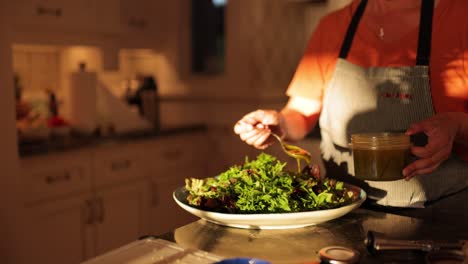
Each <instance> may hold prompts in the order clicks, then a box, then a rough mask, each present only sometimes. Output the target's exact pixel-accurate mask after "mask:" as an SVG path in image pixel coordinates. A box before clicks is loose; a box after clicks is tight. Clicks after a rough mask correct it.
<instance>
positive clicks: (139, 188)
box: [96, 182, 149, 255]
mask: <svg viewBox="0 0 468 264" xmlns="http://www.w3.org/2000/svg"><path fill="white" fill-rule="evenodd" d="M96 199H97V201H98V204H97V207H98V210H97V211H96V212H97V213H96V220H97V228H96V254H97V255H100V254H103V253H105V252H107V251H109V250H111V249H115V248H117V247H120V246H122V245H124V244H127V243H129V242H131V241H134V240H136V239H138V238H139V237H141V236H143V235H147V234H148V219H149V214H148V211H149V210H148V209H149V202H148V201H149V198H148V189H147V183H146V182H140V183H135V184H131V185H125V186H119V187H115V188H112V189H107V190H100V191H98V192H97V193H96Z"/></svg>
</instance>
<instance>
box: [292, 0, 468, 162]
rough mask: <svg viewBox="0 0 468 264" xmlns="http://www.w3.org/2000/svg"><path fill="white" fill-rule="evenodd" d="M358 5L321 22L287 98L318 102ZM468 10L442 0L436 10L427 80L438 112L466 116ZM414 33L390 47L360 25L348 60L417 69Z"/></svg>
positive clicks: (460, 2) (463, 0) (461, 2)
mask: <svg viewBox="0 0 468 264" xmlns="http://www.w3.org/2000/svg"><path fill="white" fill-rule="evenodd" d="M358 3H359V1H358V0H354V1H353V2H352V3H351V4H350V5H348V6H346V7H344V8H343V9H340V10H338V11H335V12H333V13H331V14H329V15H327V16H325V17H324V18H323V19H322V20H321V21H320V23H319V25H318V27H317V29H316V30H315V32H314V34H313V36H312V38H311V40H310V42H309V44H308V46H307V48H306V51H305V54H304V56H303V58H302V60H301V62H300V64H299V66H298V68H297V70H296V73H295V75H294V77H293V80H292V82H291V84H290V86H289V88H288V91H287V94H288V95H289V96H300V97H305V98H310V99H322V97H323V93H324V90H325V88H326V86H327V84H328V82H329V81H330V79H331V77H332V75H333V72H334V69H335V64H336V60H337V58H338V53H339V50H340V47H341V44H342V41H343V39H344V35H345V33H346V30H347V28H348V25H349V22H350V21H351V17H352V14H353V13H354V10H355V9H356V7H357V4H358ZM466 10H468V1H467V0H440V2H439V4H438V5H437V6H436V7H435V10H434V18H433V29H432V48H431V57H430V81H431V93H432V99H433V104H434V110H435V111H436V112H437V113H440V112H465V113H468V50H467V48H468V19H466ZM364 15H365V13H364ZM418 32H419V28H418V27H416V28H415V29H414V30H412V31H411V32H409V33H408V34H406V35H405V36H404V37H403V38H402V39H401V40H399V41H396V42H391V43H388V42H385V41H381V40H380V39H379V37H378V36H377V34H375V32H372V31H370V30H369V29H368V28H367V27H366V26H365V25H363V23H362V21H361V23H360V25H359V26H358V29H357V32H356V35H355V37H354V40H353V43H352V46H351V50H350V52H349V55H348V58H347V59H348V60H349V61H350V62H352V63H354V64H357V65H360V66H363V67H373V66H387V67H392V66H410V65H415V63H416V50H417V44H418ZM456 148H457V146H455V149H456ZM457 153H459V154H461V156H463V158H464V159H465V160H468V150H467V149H457Z"/></svg>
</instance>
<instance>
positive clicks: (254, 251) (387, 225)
mask: <svg viewBox="0 0 468 264" xmlns="http://www.w3.org/2000/svg"><path fill="white" fill-rule="evenodd" d="M466 201H468V189H465V190H463V191H461V192H459V193H457V194H454V195H451V196H449V197H445V198H443V199H441V200H439V201H437V202H434V203H432V204H429V205H428V206H427V208H423V209H403V208H400V209H397V208H387V209H385V208H376V207H372V206H370V205H367V206H366V205H365V206H364V207H361V208H360V209H357V210H355V211H353V212H351V213H349V214H347V215H345V216H343V217H341V218H338V219H335V220H333V221H330V222H326V223H324V224H319V225H317V226H310V227H306V228H299V229H287V230H247V229H237V228H229V227H223V226H220V225H216V224H212V223H209V222H206V221H204V220H198V221H196V222H193V223H190V224H188V225H186V226H182V227H180V228H177V229H175V230H174V231H173V232H169V233H167V234H163V235H161V236H158V238H163V239H165V240H168V241H172V242H175V243H177V244H178V245H180V246H182V247H186V248H192V249H198V250H203V251H207V252H210V253H212V254H216V255H219V256H222V257H226V258H231V257H240V256H248V257H256V258H260V259H266V260H269V261H272V262H273V263H306V262H309V263H310V262H312V261H316V260H317V253H318V251H319V250H320V249H321V248H323V247H327V246H331V245H338V246H344V247H349V248H353V249H355V250H357V251H359V252H360V254H361V260H360V262H359V263H425V253H424V252H418V251H401V250H399V251H386V252H379V253H377V254H369V253H368V252H367V250H366V247H365V244H364V239H365V237H366V234H367V232H368V231H370V230H372V231H376V232H379V233H383V234H385V235H386V236H389V237H391V238H397V239H412V240H419V239H433V240H450V241H452V240H460V239H468V224H467V223H468V205H467V204H468V203H467V202H466Z"/></svg>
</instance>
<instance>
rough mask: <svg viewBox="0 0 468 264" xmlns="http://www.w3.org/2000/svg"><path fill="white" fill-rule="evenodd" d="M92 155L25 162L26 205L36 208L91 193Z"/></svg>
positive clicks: (73, 154) (72, 154)
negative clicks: (43, 204) (68, 197)
mask: <svg viewBox="0 0 468 264" xmlns="http://www.w3.org/2000/svg"><path fill="white" fill-rule="evenodd" d="M89 153H90V152H87V151H84V152H79V151H78V152H67V153H61V154H54V155H44V156H37V157H30V158H25V159H22V160H21V161H20V171H21V177H22V183H23V186H24V188H23V192H24V193H23V195H22V199H23V200H24V202H25V203H27V204H33V203H39V202H45V201H54V200H57V199H58V198H60V199H61V198H62V197H66V196H72V195H75V194H77V193H78V194H79V193H89V192H90V191H91V181H92V180H91V175H92V172H91V160H90V159H89V156H90V155H89Z"/></svg>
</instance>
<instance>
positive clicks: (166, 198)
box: [150, 168, 204, 235]
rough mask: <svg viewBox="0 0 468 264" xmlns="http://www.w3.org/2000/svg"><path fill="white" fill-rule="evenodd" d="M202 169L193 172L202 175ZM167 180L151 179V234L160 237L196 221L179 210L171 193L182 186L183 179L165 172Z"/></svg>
mask: <svg viewBox="0 0 468 264" xmlns="http://www.w3.org/2000/svg"><path fill="white" fill-rule="evenodd" d="M203 171H204V170H203V169H201V168H200V169H198V170H194V172H196V173H203ZM166 174H167V175H168V178H169V179H167V180H164V181H162V180H160V179H153V180H152V182H151V222H150V227H151V232H152V234H154V235H160V234H163V233H166V232H169V231H171V230H174V229H175V228H178V227H181V226H183V225H186V224H188V223H190V222H193V221H196V220H198V218H197V217H195V216H193V215H192V214H190V213H188V212H187V211H185V210H183V209H182V208H180V207H179V206H178V205H177V204H176V202H175V201H174V199H173V198H172V193H173V192H174V190H176V189H177V188H179V187H182V186H184V179H185V178H184V177H180V176H179V177H172V176H176V175H174V174H173V173H171V172H166Z"/></svg>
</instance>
